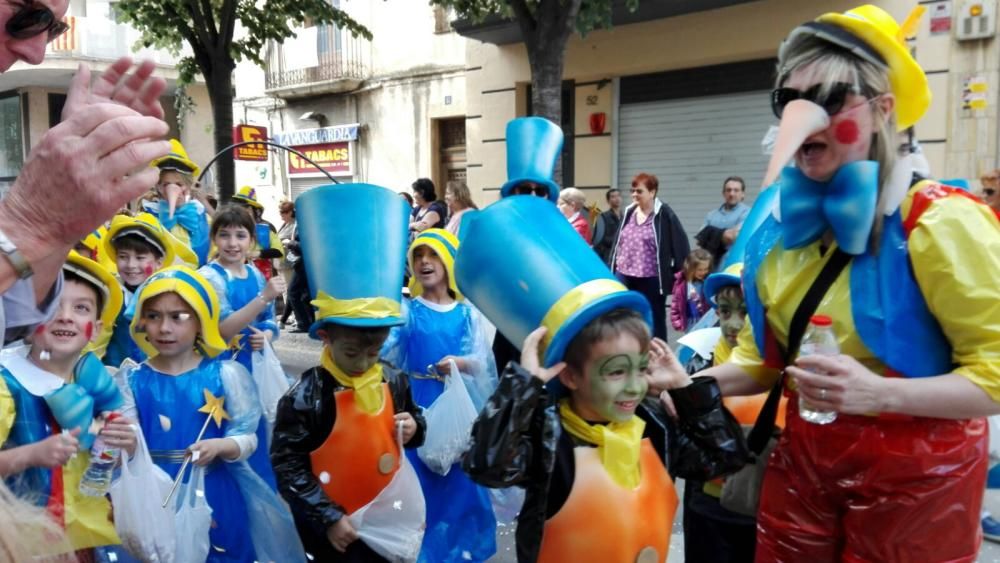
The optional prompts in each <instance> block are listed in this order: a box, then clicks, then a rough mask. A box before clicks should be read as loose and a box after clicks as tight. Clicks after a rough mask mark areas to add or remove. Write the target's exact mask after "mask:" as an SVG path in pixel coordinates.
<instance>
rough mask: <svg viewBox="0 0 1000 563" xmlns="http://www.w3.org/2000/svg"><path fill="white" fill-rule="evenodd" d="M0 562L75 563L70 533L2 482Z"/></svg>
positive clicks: (0, 491) (0, 485)
mask: <svg viewBox="0 0 1000 563" xmlns="http://www.w3.org/2000/svg"><path fill="white" fill-rule="evenodd" d="M0 561H50V562H56V561H58V562H66V563H70V562H75V561H76V557H75V556H74V555H73V546H72V545H71V544H70V542H69V539H67V537H66V534H65V533H64V532H63V531H62V529H61V528H59V525H58V524H56V522H55V521H54V520H53V519H52V517H51V516H50V515H49V513H48V512H46V511H45V510H44V509H42V508H39V507H37V506H34V505H32V504H29V503H27V502H25V501H24V500H22V499H19V498H17V497H16V496H14V493H12V492H11V491H10V489H8V488H7V485H5V484H4V483H3V482H0Z"/></svg>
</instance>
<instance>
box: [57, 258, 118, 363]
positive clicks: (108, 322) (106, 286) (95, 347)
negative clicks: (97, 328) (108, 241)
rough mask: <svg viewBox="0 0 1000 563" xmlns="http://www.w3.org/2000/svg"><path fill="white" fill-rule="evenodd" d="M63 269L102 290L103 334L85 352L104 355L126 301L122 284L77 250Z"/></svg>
mask: <svg viewBox="0 0 1000 563" xmlns="http://www.w3.org/2000/svg"><path fill="white" fill-rule="evenodd" d="M63 270H64V271H67V272H72V273H74V274H76V275H77V276H80V277H81V278H83V279H85V280H87V281H88V282H90V283H91V284H93V285H94V286H95V287H97V289H98V291H100V292H101V303H102V306H101V310H100V311H99V312H98V319H100V321H101V326H102V328H101V334H99V335H98V336H97V339H95V340H93V341H92V342H90V343H88V344H87V346H86V347H85V348H84V352H90V351H92V352H95V353H96V354H97V355H98V356H103V355H104V352H105V350H107V348H108V342H110V341H111V333H112V332H114V329H115V320H116V319H117V318H118V314H119V313H121V310H122V305H123V304H124V302H125V294H124V293H123V292H122V286H121V284H119V283H118V280H117V279H115V277H114V276H113V275H111V272H109V271H108V270H107V269H106V268H104V267H103V266H101V265H100V264H98V263H97V262H95V261H93V260H91V259H89V258H84V257H83V256H80V255H79V254H77V253H76V252H70V253H69V256H67V257H66V262H65V263H64V264H63Z"/></svg>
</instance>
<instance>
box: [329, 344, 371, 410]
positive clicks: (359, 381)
mask: <svg viewBox="0 0 1000 563" xmlns="http://www.w3.org/2000/svg"><path fill="white" fill-rule="evenodd" d="M319 362H320V365H321V366H323V369H325V370H326V371H328V372H330V375H332V376H333V378H334V379H336V380H337V383H340V384H341V385H343V386H344V387H347V388H348V389H353V390H354V403H355V404H356V405H358V408H359V409H361V410H362V411H364V412H366V413H368V414H373V413H376V412H378V411H379V409H381V408H382V403H383V401H384V400H385V396H384V394H383V392H382V364H381V363H380V362H376V363H375V365H373V366H372V367H370V368H368V371H366V372H364V373H363V374H361V375H358V376H356V377H351V376H350V375H348V374H346V373H344V372H343V371H342V370H341V369H340V368H339V367H337V363H336V362H334V361H333V356H332V355H331V354H330V349H329V348H328V347H326V346H324V347H323V355H322V356H320V360H319Z"/></svg>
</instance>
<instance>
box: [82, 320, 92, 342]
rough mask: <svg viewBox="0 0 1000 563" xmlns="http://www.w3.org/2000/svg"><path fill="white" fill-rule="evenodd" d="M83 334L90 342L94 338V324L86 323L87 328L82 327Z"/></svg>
mask: <svg viewBox="0 0 1000 563" xmlns="http://www.w3.org/2000/svg"><path fill="white" fill-rule="evenodd" d="M83 334H85V335H86V336H87V340H90V338H91V337H92V336H94V323H87V326H85V327H83Z"/></svg>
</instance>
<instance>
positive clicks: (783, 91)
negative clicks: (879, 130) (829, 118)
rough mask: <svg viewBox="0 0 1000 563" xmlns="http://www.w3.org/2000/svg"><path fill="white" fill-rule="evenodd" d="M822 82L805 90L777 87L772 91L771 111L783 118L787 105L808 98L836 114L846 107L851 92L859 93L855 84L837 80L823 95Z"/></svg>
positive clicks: (828, 112) (807, 99) (828, 113)
mask: <svg viewBox="0 0 1000 563" xmlns="http://www.w3.org/2000/svg"><path fill="white" fill-rule="evenodd" d="M821 90H823V85H822V84H816V85H815V86H812V87H811V88H809V89H808V90H806V91H805V92H803V91H801V90H796V89H795V88H775V89H774V90H772V91H771V111H773V112H774V115H775V117H777V118H778V119H781V114H782V113H784V112H785V106H787V105H788V104H789V103H790V102H792V101H794V100H806V101H809V102H813V103H814V104H816V105H818V106H820V107H821V108H823V111H825V112H826V114H827V115H836V114H838V113H840V110H842V109H843V108H844V102H846V101H847V96H848V95H849V94H858V93H859V92H858V89H857V88H855V87H854V85H853V84H849V83H847V82H837V83H835V84H834V85H833V86H832V87H831V88H830V91H829V92H828V93H827V94H826V96H825V97H822V96H823V95H822V94H821Z"/></svg>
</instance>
